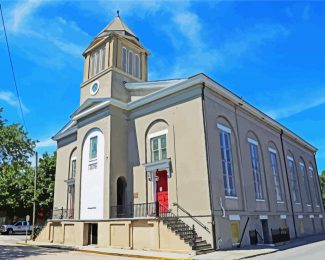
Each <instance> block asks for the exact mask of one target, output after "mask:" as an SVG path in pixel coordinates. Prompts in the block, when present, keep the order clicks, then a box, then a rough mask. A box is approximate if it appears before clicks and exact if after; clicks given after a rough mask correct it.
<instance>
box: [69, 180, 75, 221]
mask: <svg viewBox="0 0 325 260" xmlns="http://www.w3.org/2000/svg"><path fill="white" fill-rule="evenodd" d="M74 197H75V185H74V184H71V185H68V218H69V219H72V218H73V217H74Z"/></svg>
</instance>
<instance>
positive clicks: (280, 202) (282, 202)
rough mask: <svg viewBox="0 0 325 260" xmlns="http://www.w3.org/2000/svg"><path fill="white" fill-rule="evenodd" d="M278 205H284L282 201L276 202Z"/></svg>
mask: <svg viewBox="0 0 325 260" xmlns="http://www.w3.org/2000/svg"><path fill="white" fill-rule="evenodd" d="M276 203H278V204H284V201H277V202H276Z"/></svg>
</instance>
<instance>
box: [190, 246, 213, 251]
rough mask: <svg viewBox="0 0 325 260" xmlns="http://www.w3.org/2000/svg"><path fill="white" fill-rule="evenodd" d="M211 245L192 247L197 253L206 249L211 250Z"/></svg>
mask: <svg viewBox="0 0 325 260" xmlns="http://www.w3.org/2000/svg"><path fill="white" fill-rule="evenodd" d="M211 248H212V247H211V244H205V245H199V246H198V245H196V246H192V249H193V250H195V251H201V250H205V249H211Z"/></svg>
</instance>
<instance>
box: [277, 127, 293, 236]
mask: <svg viewBox="0 0 325 260" xmlns="http://www.w3.org/2000/svg"><path fill="white" fill-rule="evenodd" d="M280 139H281V148H282V155H283V161H284V168H285V171H286V177H287V183H288V190H289V199H290V206H291V213H292V219H293V228H294V230H295V238H297V228H296V219H295V214H294V211H293V205H292V198H291V189H290V182H289V174H288V168H287V162H286V156H285V152H284V146H283V130H282V129H281V133H280Z"/></svg>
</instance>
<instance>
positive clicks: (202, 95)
mask: <svg viewBox="0 0 325 260" xmlns="http://www.w3.org/2000/svg"><path fill="white" fill-rule="evenodd" d="M204 89H205V83H204V82H203V83H202V92H201V100H202V115H203V128H204V142H205V155H206V164H207V170H208V171H207V172H208V184H209V197H210V210H211V213H212V214H211V222H212V240H213V248H214V250H216V248H217V247H216V246H217V242H216V223H215V220H214V207H213V201H212V199H213V197H212V193H211V191H212V188H211V180H210V179H211V172H210V160H209V148H208V147H209V146H208V140H207V121H206V111H205V98H204Z"/></svg>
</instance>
